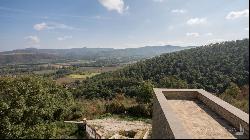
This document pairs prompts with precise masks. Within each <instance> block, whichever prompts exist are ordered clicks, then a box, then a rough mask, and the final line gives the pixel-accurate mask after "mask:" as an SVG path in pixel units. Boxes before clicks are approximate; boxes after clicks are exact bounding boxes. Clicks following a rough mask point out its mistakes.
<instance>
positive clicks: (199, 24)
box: [0, 0, 249, 51]
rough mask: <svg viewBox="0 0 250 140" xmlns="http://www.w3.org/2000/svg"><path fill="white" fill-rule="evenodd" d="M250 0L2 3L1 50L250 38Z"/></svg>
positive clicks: (39, 0)
mask: <svg viewBox="0 0 250 140" xmlns="http://www.w3.org/2000/svg"><path fill="white" fill-rule="evenodd" d="M248 5H249V1H248V0H0V51H7V50H13V49H24V48H31V47H35V48H39V49H48V48H51V49H67V48H82V47H89V48H135V47H143V46H154V45H155V46H157V45H178V46H190V45H195V46H197V45H205V44H209V43H213V42H220V41H225V40H237V39H243V38H249V6H248Z"/></svg>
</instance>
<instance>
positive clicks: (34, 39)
mask: <svg viewBox="0 0 250 140" xmlns="http://www.w3.org/2000/svg"><path fill="white" fill-rule="evenodd" d="M24 39H26V40H27V41H28V43H30V44H33V45H34V44H39V43H40V39H39V38H38V37H37V36H26V37H25V38H24Z"/></svg>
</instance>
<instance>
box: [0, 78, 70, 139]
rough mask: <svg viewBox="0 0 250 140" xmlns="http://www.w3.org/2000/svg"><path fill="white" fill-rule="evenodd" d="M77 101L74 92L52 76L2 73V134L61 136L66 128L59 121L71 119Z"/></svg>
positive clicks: (0, 97)
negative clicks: (45, 77)
mask: <svg viewBox="0 0 250 140" xmlns="http://www.w3.org/2000/svg"><path fill="white" fill-rule="evenodd" d="M73 105H74V101H73V98H72V96H71V94H69V92H67V91H66V90H64V89H63V88H61V87H58V86H57V85H56V84H55V83H54V82H52V81H51V80H46V79H43V78H40V77H36V76H19V77H1V78H0V128H1V129H0V138H58V136H59V134H62V132H63V131H66V129H65V128H64V127H66V126H65V125H63V124H60V123H59V122H61V121H63V120H65V119H66V120H67V119H71V118H70V115H69V114H74V112H72V111H71V107H72V106H73ZM63 133H64V132H63ZM70 133H71V131H69V130H67V133H66V132H65V133H64V135H68V136H69V135H71V134H70Z"/></svg>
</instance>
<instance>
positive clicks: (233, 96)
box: [219, 83, 249, 113]
mask: <svg viewBox="0 0 250 140" xmlns="http://www.w3.org/2000/svg"><path fill="white" fill-rule="evenodd" d="M219 97H220V98H221V99H223V100H225V101H226V102H228V103H230V104H232V105H234V106H235V107H237V108H240V109H242V110H243V111H245V112H247V113H249V106H248V105H249V86H243V87H242V89H240V88H239V87H238V86H237V85H236V84H234V83H230V86H229V87H228V88H227V89H226V91H225V92H224V93H223V94H221V95H220V96H219Z"/></svg>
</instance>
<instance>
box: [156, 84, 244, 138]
mask: <svg viewBox="0 0 250 140" xmlns="http://www.w3.org/2000/svg"><path fill="white" fill-rule="evenodd" d="M154 91H155V97H154V106H153V124H152V127H153V128H152V130H153V134H152V137H153V138H168V139H179V138H189V139H237V138H248V137H249V134H248V133H249V115H248V114H247V113H245V112H243V111H241V110H239V109H237V108H235V107H233V106H232V105H230V104H228V103H226V102H224V101H222V100H221V99H219V98H217V97H215V96H214V95H212V94H210V93H208V92H206V91H204V90H200V89H196V90H190V89H154ZM240 127H242V129H244V133H243V135H241V133H237V132H240V129H241V128H240Z"/></svg>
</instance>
